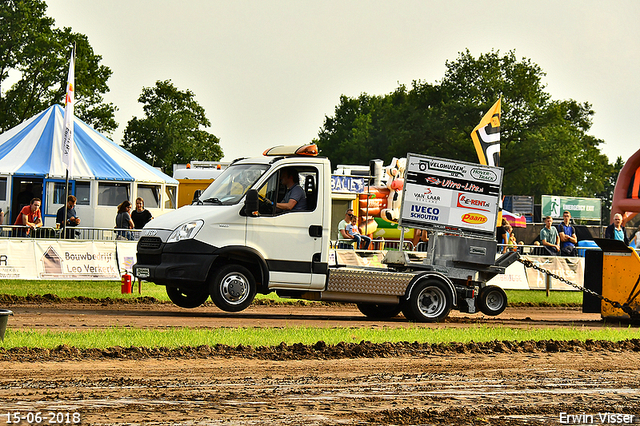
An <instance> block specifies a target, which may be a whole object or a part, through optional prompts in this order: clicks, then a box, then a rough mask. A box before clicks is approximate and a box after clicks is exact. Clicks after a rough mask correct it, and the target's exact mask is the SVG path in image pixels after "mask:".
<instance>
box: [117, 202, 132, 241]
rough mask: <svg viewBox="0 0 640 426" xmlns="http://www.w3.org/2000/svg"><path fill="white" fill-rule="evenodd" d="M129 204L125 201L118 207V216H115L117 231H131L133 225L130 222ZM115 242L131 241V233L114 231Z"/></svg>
mask: <svg viewBox="0 0 640 426" xmlns="http://www.w3.org/2000/svg"><path fill="white" fill-rule="evenodd" d="M130 212H131V202H130V201H129V200H125V201H123V202H122V203H120V205H118V214H117V215H116V228H118V229H133V227H134V223H133V221H132V220H131V215H130V214H129V213H130ZM116 233H117V237H116V239H117V240H133V233H132V232H131V231H116Z"/></svg>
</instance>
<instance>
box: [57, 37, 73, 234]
mask: <svg viewBox="0 0 640 426" xmlns="http://www.w3.org/2000/svg"><path fill="white" fill-rule="evenodd" d="M75 62H76V44H75V43H73V49H72V51H71V60H70V61H69V75H68V77H67V92H66V97H65V103H64V134H63V139H62V161H63V163H64V164H65V166H66V167H65V169H66V170H65V178H64V200H63V203H64V216H63V217H62V223H61V224H60V228H61V230H62V238H63V239H66V238H67V214H68V209H69V203H68V202H67V200H68V199H69V169H70V168H71V165H72V162H73V104H74V92H75V78H74V77H75Z"/></svg>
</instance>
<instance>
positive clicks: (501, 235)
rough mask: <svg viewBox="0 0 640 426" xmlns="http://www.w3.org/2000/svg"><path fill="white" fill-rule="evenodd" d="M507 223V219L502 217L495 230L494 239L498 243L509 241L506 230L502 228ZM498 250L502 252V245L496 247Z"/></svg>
mask: <svg viewBox="0 0 640 426" xmlns="http://www.w3.org/2000/svg"><path fill="white" fill-rule="evenodd" d="M508 224H509V222H507V219H505V218H502V223H501V224H500V226H498V228H497V230H496V240H497V241H498V244H507V243H508V242H509V237H508V236H507V231H505V229H504V227H505V226H507V225H508ZM498 251H499V252H502V253H504V246H501V247H498Z"/></svg>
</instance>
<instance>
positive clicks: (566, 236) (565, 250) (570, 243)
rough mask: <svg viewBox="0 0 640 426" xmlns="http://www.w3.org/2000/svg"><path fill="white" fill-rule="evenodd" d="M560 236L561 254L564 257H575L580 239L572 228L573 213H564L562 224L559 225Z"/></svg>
mask: <svg viewBox="0 0 640 426" xmlns="http://www.w3.org/2000/svg"><path fill="white" fill-rule="evenodd" d="M558 236H559V237H560V254H562V255H563V256H575V255H576V244H578V238H577V237H576V231H575V229H573V226H571V213H569V212H568V211H566V210H565V211H564V212H563V213H562V223H561V224H560V225H558Z"/></svg>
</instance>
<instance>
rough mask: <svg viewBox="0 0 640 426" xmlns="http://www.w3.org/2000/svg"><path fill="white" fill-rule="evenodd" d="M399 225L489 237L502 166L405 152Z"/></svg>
mask: <svg viewBox="0 0 640 426" xmlns="http://www.w3.org/2000/svg"><path fill="white" fill-rule="evenodd" d="M403 191H404V194H403V197H402V200H403V202H402V207H401V209H400V220H399V223H400V225H401V226H404V227H407V228H420V229H432V230H444V229H447V230H448V231H456V230H457V231H460V232H468V233H472V234H478V235H479V236H484V237H493V235H494V233H495V226H496V219H497V215H498V204H499V200H500V197H501V195H502V169H501V168H499V167H492V166H483V165H479V164H472V163H467V162H462V161H452V160H447V159H441V158H435V157H427V156H421V155H418V154H408V155H407V171H406V179H405V184H404V189H403Z"/></svg>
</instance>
